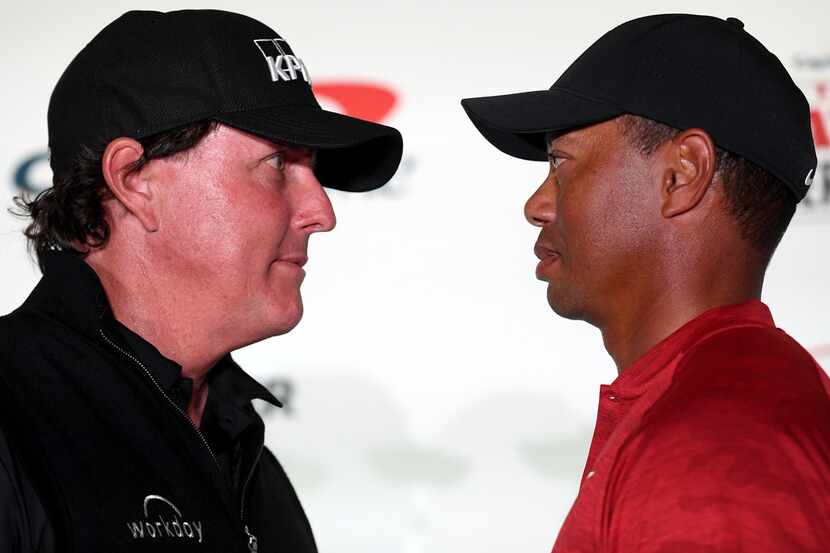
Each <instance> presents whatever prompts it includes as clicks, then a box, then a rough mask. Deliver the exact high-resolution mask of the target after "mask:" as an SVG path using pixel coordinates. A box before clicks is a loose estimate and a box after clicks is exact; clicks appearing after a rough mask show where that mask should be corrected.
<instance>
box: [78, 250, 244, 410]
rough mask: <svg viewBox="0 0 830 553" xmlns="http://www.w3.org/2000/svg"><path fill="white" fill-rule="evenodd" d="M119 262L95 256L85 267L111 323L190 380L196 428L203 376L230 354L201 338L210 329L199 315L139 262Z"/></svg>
mask: <svg viewBox="0 0 830 553" xmlns="http://www.w3.org/2000/svg"><path fill="white" fill-rule="evenodd" d="M117 257H119V254H118V253H116V252H113V251H109V252H107V253H106V254H104V252H103V251H98V252H94V253H91V254H90V255H88V256H87V259H86V261H87V263H89V265H90V266H91V267H92V268H93V270H94V271H95V272H96V274H97V275H98V277H99V279H100V280H101V284H102V286H103V288H104V291H105V292H106V295H107V300H108V301H109V304H110V307H111V309H112V311H113V315H114V316H115V318H116V319H117V320H118V321H119V322H121V324H123V325H124V326H126V327H127V328H129V329H130V330H132V331H133V332H135V333H136V334H138V335H139V336H141V337H142V338H143V339H144V340H146V341H148V342H149V343H151V344H152V345H153V346H155V348H156V349H158V350H159V352H160V353H161V354H162V355H163V356H165V357H167V358H168V359H170V360H172V361H175V362H176V363H178V364H179V365H180V366H181V367H182V376H184V377H187V378H190V379H191V380H193V395H192V396H191V399H190V403H189V405H188V409H187V412H188V415H189V416H190V418H191V420H193V422H194V423H195V424H196V425H197V426H198V425H199V424H200V422H201V418H202V414H203V413H204V408H205V404H206V402H207V395H208V386H207V383H206V381H205V379H206V377H207V373H208V371H210V369H211V367H213V365H214V364H216V362H217V361H218V360H219V359H220V358H222V357H223V356H224V355H225V354H226V353H227V351H228V350H227V349H223V348H222V346H221V342H220V341H218V340H212V339H211V338H212V337H211V335H210V334H208V333H207V332H200V330H199V329H201V328H209V326H206V324H205V322H206V321H205V316H206V314H205V313H202V312H201V311H203V310H200V309H198V306H196V305H194V304H193V302H189V301H187V298H186V297H183V296H182V295H181V294H178V293H177V291H176V290H174V289H172V288H170V287H169V286H166V285H164V283H163V282H161V281H160V280H157V279H156V278H155V275H156V273H155V272H154V271H152V270H149V268H148V265H147V264H144V263H142V262H141V260H140V259H139V258H138V257H132V256H128V258H127V259H123V260H121V259H116V258H117ZM113 268H118V269H119V270H113Z"/></svg>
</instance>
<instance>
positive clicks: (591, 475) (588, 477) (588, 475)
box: [585, 470, 596, 480]
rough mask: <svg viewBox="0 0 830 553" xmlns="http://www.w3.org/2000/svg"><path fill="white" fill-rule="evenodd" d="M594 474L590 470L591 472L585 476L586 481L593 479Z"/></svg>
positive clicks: (594, 472)
mask: <svg viewBox="0 0 830 553" xmlns="http://www.w3.org/2000/svg"><path fill="white" fill-rule="evenodd" d="M595 474H596V471H593V470H592V471H590V472H588V474H586V475H585V478H586V479H587V480H590V479H591V478H593V477H594V475H595Z"/></svg>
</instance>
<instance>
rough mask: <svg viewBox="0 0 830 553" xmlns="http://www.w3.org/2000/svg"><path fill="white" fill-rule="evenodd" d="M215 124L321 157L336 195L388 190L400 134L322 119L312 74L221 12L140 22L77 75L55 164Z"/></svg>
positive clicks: (108, 35)
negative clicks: (127, 140)
mask: <svg viewBox="0 0 830 553" xmlns="http://www.w3.org/2000/svg"><path fill="white" fill-rule="evenodd" d="M206 119H213V120H217V121H219V122H221V123H225V124H227V125H230V126H232V127H235V128H238V129H241V130H244V131H247V132H250V133H252V134H255V135H257V136H261V137H263V138H267V139H269V140H272V141H275V142H281V143H288V144H294V145H299V146H308V147H313V148H316V149H317V170H316V172H317V176H318V178H319V180H320V182H321V183H322V184H323V185H325V186H328V187H330V188H337V189H340V190H348V191H366V190H372V189H374V188H378V187H380V186H383V185H384V184H385V183H386V182H387V181H389V179H391V178H392V176H393V175H394V174H395V171H396V170H397V168H398V164H399V163H400V160H401V154H402V150H403V141H402V138H401V135H400V133H399V132H398V131H397V130H396V129H394V128H392V127H387V126H385V125H379V124H376V123H372V122H369V121H363V120H361V119H356V118H353V117H347V116H344V115H340V114H337V113H334V112H330V111H326V110H323V109H322V108H321V107H320V105H319V104H318V103H317V100H316V99H315V98H314V94H313V93H312V90H311V78H310V75H309V71H308V68H307V67H306V65H305V63H304V62H303V61H302V59H301V58H299V57H298V56H297V55H295V54H294V52H293V50H292V49H291V47H290V46H289V45H288V43H287V42H286V41H285V40H284V39H283V38H282V37H281V36H280V35H278V34H277V33H276V32H274V31H273V30H272V29H270V28H269V27H267V26H266V25H264V24H262V23H260V22H259V21H256V20H254V19H251V18H249V17H246V16H243V15H239V14H236V13H230V12H224V11H218V10H183V11H176V12H169V13H161V12H152V11H131V12H128V13H125V14H124V15H122V16H121V17H119V18H118V19H116V20H115V21H113V22H112V23H110V24H109V25H108V26H107V27H106V28H104V30H102V31H101V32H100V33H99V34H98V35H97V36H96V37H95V38H93V39H92V41H91V42H90V43H89V44H87V46H86V47H85V48H84V49H83V50H81V52H80V53H79V54H78V55H77V56H76V57H75V59H74V60H73V61H72V63H70V64H69V67H67V69H66V71H65V72H64V73H63V76H62V77H61V79H60V81H59V82H58V84H57V86H56V87H55V90H54V91H53V93H52V98H51V100H50V102H49V115H48V120H49V148H50V162H51V165H52V170H53V171H54V172H55V174H60V173H62V172H64V171H66V170H67V169H68V168H69V167H70V166H71V163H72V161H73V159H74V158H75V157H76V156H77V155H78V153H79V152H80V150H81V148H82V147H83V146H88V147H93V148H100V149H103V148H104V147H105V146H106V145H107V144H108V143H109V142H110V141H111V140H113V139H115V138H117V137H120V136H126V137H131V138H135V139H140V138H144V137H147V136H150V135H153V134H156V133H159V132H163V131H167V130H171V129H174V128H176V127H179V126H182V125H187V124H190V123H195V122H197V121H202V120H206Z"/></svg>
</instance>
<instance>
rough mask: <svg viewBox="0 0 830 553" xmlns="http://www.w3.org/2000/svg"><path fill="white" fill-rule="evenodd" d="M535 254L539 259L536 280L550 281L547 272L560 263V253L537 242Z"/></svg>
mask: <svg viewBox="0 0 830 553" xmlns="http://www.w3.org/2000/svg"><path fill="white" fill-rule="evenodd" d="M533 253H535V254H536V257H538V258H539V264H538V265H536V278H538V279H539V280H544V281H547V280H550V279H549V277H548V276H547V275H546V272H547V270H548V269H549V268H550V267H551V266H552V265H554V264H556V263H557V262H558V261H559V252H558V251H556V250H554V249H551V248H550V247H548V246H546V245H544V244H540V243H538V242H537V243H536V245H535V246H534V247H533Z"/></svg>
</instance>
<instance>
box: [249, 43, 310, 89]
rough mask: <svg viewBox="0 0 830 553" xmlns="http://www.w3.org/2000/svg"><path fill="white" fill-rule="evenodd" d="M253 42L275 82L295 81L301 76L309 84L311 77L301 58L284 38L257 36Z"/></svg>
mask: <svg viewBox="0 0 830 553" xmlns="http://www.w3.org/2000/svg"><path fill="white" fill-rule="evenodd" d="M254 44H255V45H256V47H257V48H259V51H260V52H261V53H262V57H264V58H265V63H266V64H267V65H268V71H269V72H270V73H271V80H272V81H274V82H275V83H276V82H279V81H296V80H297V78H298V77H300V76H302V78H303V80H304V81H305V82H307V83H309V84H311V78H310V77H309V76H308V70H307V69H306V67H305V64H304V63H303V60H301V59H300V58H298V57H297V56H295V55H294V54H293V53H292V52H291V47H290V46H288V43H287V42H286V41H285V40H284V39H282V38H279V37H277V38H258V39H256V40H254Z"/></svg>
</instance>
